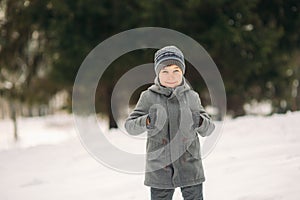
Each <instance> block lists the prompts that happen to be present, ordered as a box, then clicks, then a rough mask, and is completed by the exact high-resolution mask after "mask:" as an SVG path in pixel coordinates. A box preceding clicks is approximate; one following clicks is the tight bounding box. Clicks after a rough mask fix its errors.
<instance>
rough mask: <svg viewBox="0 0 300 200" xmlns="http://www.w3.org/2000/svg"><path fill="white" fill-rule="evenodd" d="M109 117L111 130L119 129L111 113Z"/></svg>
mask: <svg viewBox="0 0 300 200" xmlns="http://www.w3.org/2000/svg"><path fill="white" fill-rule="evenodd" d="M108 116H109V129H112V128H118V125H117V123H116V120H115V119H114V117H113V115H112V112H111V111H109V112H108Z"/></svg>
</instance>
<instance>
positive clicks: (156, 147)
mask: <svg viewBox="0 0 300 200" xmlns="http://www.w3.org/2000/svg"><path fill="white" fill-rule="evenodd" d="M165 148H166V147H165V145H164V144H163V143H161V142H158V141H156V140H153V139H148V142H147V160H160V161H161V162H165V159H166V150H165Z"/></svg>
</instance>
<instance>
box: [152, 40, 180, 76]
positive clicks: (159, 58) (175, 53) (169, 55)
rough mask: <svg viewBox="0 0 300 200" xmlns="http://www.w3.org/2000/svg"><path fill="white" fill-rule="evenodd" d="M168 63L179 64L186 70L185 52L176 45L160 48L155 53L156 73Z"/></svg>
mask: <svg viewBox="0 0 300 200" xmlns="http://www.w3.org/2000/svg"><path fill="white" fill-rule="evenodd" d="M168 65H177V66H178V67H180V69H181V70H182V73H183V74H184V72H185V64H184V56H183V53H182V52H181V51H180V50H179V49H178V48H177V47H175V46H166V47H164V48H162V49H159V50H158V51H157V52H156V53H155V55H154V70H155V73H156V75H158V74H159V72H160V70H161V69H162V68H163V67H165V66H168Z"/></svg>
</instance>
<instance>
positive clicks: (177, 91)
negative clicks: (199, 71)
mask: <svg viewBox="0 0 300 200" xmlns="http://www.w3.org/2000/svg"><path fill="white" fill-rule="evenodd" d="M148 89H149V90H151V91H153V92H156V93H159V94H162V95H165V96H167V97H171V96H181V95H182V94H183V93H184V92H186V91H188V90H190V89H191V87H190V86H189V85H188V83H187V81H186V79H185V78H184V77H183V78H182V84H181V85H179V86H177V87H176V88H167V87H164V86H162V85H161V84H160V82H159V80H158V77H156V78H155V80H154V84H153V85H152V86H150V87H149V88H148Z"/></svg>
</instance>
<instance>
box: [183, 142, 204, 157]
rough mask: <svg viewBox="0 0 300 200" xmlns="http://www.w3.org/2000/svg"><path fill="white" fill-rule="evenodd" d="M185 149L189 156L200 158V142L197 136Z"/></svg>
mask: <svg viewBox="0 0 300 200" xmlns="http://www.w3.org/2000/svg"><path fill="white" fill-rule="evenodd" d="M186 151H187V152H188V154H189V155H190V156H191V158H194V159H201V153H200V142H199V139H198V137H196V138H195V140H194V141H193V142H192V143H191V144H190V145H188V146H187V148H186Z"/></svg>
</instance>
